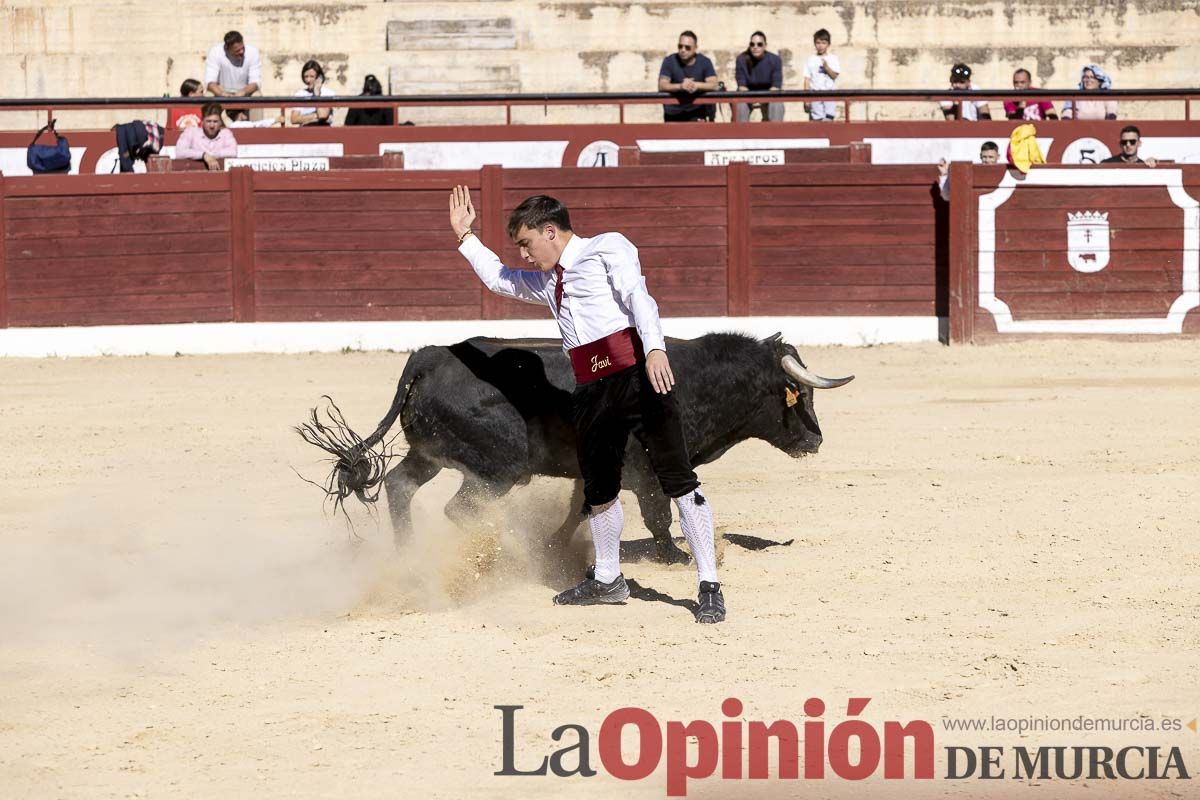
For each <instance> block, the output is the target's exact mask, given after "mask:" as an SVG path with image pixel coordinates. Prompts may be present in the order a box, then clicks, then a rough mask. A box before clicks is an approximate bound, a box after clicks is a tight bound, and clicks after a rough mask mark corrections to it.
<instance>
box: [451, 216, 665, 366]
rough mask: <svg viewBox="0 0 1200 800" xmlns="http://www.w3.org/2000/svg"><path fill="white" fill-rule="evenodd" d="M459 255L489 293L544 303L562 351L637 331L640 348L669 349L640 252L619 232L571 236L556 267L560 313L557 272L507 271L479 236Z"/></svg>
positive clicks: (527, 301) (466, 245) (467, 240)
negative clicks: (560, 288)
mask: <svg viewBox="0 0 1200 800" xmlns="http://www.w3.org/2000/svg"><path fill="white" fill-rule="evenodd" d="M458 251H459V252H460V253H462V254H463V255H464V256H466V258H467V260H468V261H470V262H471V268H472V269H474V270H475V274H476V275H478V276H479V279H480V280H481V281H483V283H484V285H486V286H487V287H488V288H489V289H491V290H492V291H493V292H495V293H496V294H501V295H504V296H505V297H514V298H516V299H517V300H523V301H525V302H526V303H535V304H539V305H540V304H545V305H547V306H549V307H550V313H552V314H553V315H554V319H555V320H556V321H557V322H558V329H559V331H560V332H561V333H562V340H563V349H564V350H570V349H572V348H575V347H579V346H580V345H581V344H588V343H590V342H594V341H596V340H597V339H603V338H604V337H605V336H608V335H610V334H613V333H616V332H617V331H621V330H624V329H625V328H637V332H638V336H640V337H641V339H642V347H643V349H644V350H645V352H646V354H647V355H648V354H649V353H650V351H651V350H666V349H667V346H666V341H665V340H664V339H663V334H662V323H661V322H659V319H658V304H657V303H655V302H654V298H653V297H651V296H650V293H649V292H647V291H646V279H645V278H643V277H642V264H641V262H640V261H638V252H637V248H636V247H634V246H633V243H632V242H630V241H629V240H628V239H626V238H625V237H624V236H622V235H621V234H619V233H602V234H600V235H599V236H593V237H592V238H590V239H585V238H584V237H582V236H577V235H572V236H571V239H570V241H568V242H567V246H566V247H565V248H564V249H563V252H562V256H561V257H560V258H559V261H558V263H559V264H560V265H561V266H562V268H563V294H562V309H561V310H560V309H558V308H556V307H555V304H554V292H555V287H556V286H557V285H558V278H557V277H555V274H554V272H553V271H549V272H540V271H537V270H532V269H509V268H508V267H506V266H504V265H503V264H501V263H500V259H499V258H497V257H496V254H495V253H493V252H492V251H491V250H489V249H488V248H487V247H486V246H485V245H484V244H483V242H481V241H479V238H478V237H477V236H468V237H467V238H466V240H465V241H464V242H463V243H462V245H461V246H460V247H459V248H458Z"/></svg>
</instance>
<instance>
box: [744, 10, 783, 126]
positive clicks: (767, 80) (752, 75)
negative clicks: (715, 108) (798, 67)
mask: <svg viewBox="0 0 1200 800" xmlns="http://www.w3.org/2000/svg"><path fill="white" fill-rule="evenodd" d="M735 71H736V75H737V90H738V91H739V92H767V91H770V92H778V91H780V90H781V89H782V88H783V59H781V58H780V57H779V56H777V55H776V54H774V53H771V52H768V50H767V35H766V34H765V33H763V32H762V31H755V32H754V33H752V34H750V46H749V47H747V48H746V51H745V52H744V53H739V54H738V57H737V66H736V70H735ZM756 108H757V109H758V110H759V112H760V113H761V114H762V118H763V121H764V122H768V121H769V122H780V121H782V120H783V103H738V104H737V121H738V122H749V121H750V112H751V111H753V110H754V109H756Z"/></svg>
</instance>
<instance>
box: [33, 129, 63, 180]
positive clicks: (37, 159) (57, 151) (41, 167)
mask: <svg viewBox="0 0 1200 800" xmlns="http://www.w3.org/2000/svg"><path fill="white" fill-rule="evenodd" d="M55 122H57V120H53V119H52V120H50V124H49V125H47V126H46V127H44V128H42V129H41V130H40V131H38V132H37V133H36V134H35V135H34V137H33V141H32V142H30V143H29V148H28V149H27V150H26V151H25V164H26V166H28V167H29V169H30V170H31V171H32V172H33V173H34V174H35V175H40V174H42V173H46V172H70V171H71V147H70V145H69V144H68V143H67V137H65V136H59V135H58V131H56V130H54V123H55ZM46 131H50V132H51V133H53V134H54V137H55V139H57V142H56V143H55V144H52V145H50V144H38V143H37V140H38V139H39V138H40V137H41V135H42V134H43V133H45V132H46Z"/></svg>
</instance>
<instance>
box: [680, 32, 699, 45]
mask: <svg viewBox="0 0 1200 800" xmlns="http://www.w3.org/2000/svg"><path fill="white" fill-rule="evenodd" d="M679 36H680V38H682V37H684V36H690V37H692V41H693V42H695V43H696V44H700V37H699V36H697V35H696V34H695V32H694V31H684V32H683V33H681V34H679Z"/></svg>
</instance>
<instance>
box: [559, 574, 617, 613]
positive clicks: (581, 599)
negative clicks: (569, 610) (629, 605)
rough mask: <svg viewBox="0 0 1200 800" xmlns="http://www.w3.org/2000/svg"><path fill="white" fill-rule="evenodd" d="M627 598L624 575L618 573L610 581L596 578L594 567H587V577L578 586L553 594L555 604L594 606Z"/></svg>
mask: <svg viewBox="0 0 1200 800" xmlns="http://www.w3.org/2000/svg"><path fill="white" fill-rule="evenodd" d="M628 599H629V585H628V584H626V583H625V576H624V575H618V576H617V577H616V579H615V580H614V581H613V582H612V583H601V582H600V581H598V580H596V567H595V566H591V567H588V571H587V577H585V578H584V579H583V582H582V583H580V584H579V585H578V586H573V587H571V588H570V589H567V590H566V591H565V592H559V593H558V594H556V595H554V605H556V606H594V605H597V604H600V603H624V602H625V601H626V600H628Z"/></svg>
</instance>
